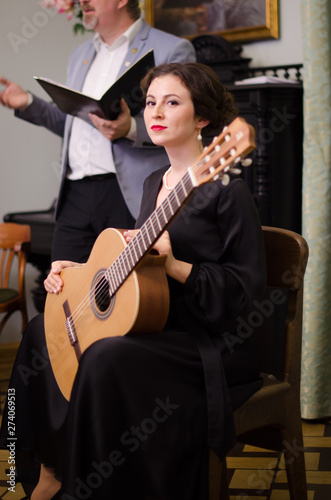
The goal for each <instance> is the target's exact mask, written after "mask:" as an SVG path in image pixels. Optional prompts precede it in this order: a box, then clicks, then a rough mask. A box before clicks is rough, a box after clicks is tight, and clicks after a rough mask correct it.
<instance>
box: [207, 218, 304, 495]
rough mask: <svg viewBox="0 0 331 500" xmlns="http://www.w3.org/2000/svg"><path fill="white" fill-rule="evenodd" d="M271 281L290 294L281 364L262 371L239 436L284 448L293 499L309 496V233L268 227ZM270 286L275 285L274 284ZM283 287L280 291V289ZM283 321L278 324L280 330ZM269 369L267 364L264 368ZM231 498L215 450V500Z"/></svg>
mask: <svg viewBox="0 0 331 500" xmlns="http://www.w3.org/2000/svg"><path fill="white" fill-rule="evenodd" d="M263 235H264V241H265V250H266V259H267V285H268V287H272V288H273V289H277V290H278V289H279V290H282V291H283V293H286V294H287V311H286V312H285V315H286V317H285V326H284V323H283V331H279V332H278V333H277V331H275V333H277V334H279V336H282V335H284V337H283V338H284V345H283V349H282V359H281V369H280V373H279V374H278V376H275V374H274V370H271V369H270V370H268V372H267V373H263V374H262V378H263V385H262V387H261V389H259V390H258V391H257V392H256V393H255V394H253V396H251V397H250V398H249V399H248V400H247V401H246V402H245V403H243V404H242V405H241V406H240V407H239V408H238V409H236V410H235V411H234V423H235V430H236V435H237V441H238V442H240V443H244V444H249V445H253V446H257V447H262V448H266V449H270V450H275V451H279V452H281V451H283V452H284V459H285V465H286V474H287V481H288V488H289V492H290V498H291V500H307V485H306V471H305V461H304V451H303V437H302V422H301V411H300V375H301V341H302V296H303V281H304V273H305V270H306V265H307V261H308V245H307V242H306V241H305V239H304V238H303V237H302V236H300V235H298V234H296V233H294V232H292V231H287V230H285V229H278V228H272V227H263ZM268 289H269V288H268ZM279 290H278V292H279ZM277 328H278V325H277V326H276V330H277ZM264 369H265V368H264ZM220 499H221V500H228V499H229V493H228V485H227V478H226V460H223V461H220V460H219V458H218V457H217V455H216V454H215V453H214V452H212V451H210V460H209V500H220Z"/></svg>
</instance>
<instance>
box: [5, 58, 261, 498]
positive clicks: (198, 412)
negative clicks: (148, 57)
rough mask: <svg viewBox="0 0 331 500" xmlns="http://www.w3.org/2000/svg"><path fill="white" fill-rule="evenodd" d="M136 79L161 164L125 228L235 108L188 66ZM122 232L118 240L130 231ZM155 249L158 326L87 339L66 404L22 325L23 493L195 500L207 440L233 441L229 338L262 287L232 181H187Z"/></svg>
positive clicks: (33, 326)
mask: <svg viewBox="0 0 331 500" xmlns="http://www.w3.org/2000/svg"><path fill="white" fill-rule="evenodd" d="M142 88H143V91H144V93H145V95H146V107H145V111H144V117H145V122H146V126H147V130H148V132H149V134H150V137H151V139H152V140H153V142H154V143H155V144H157V145H162V146H164V147H165V149H166V151H167V154H168V156H169V160H170V167H167V168H164V169H162V170H160V171H157V172H155V173H154V174H152V175H151V176H150V177H149V178H148V179H147V180H146V181H145V186H144V196H143V201H142V206H141V213H140V216H139V219H138V220H137V224H136V227H140V226H141V225H142V224H143V222H144V221H145V220H146V219H147V218H148V217H149V215H150V214H151V213H152V212H153V210H154V209H155V208H156V207H158V206H160V204H161V203H162V201H163V200H164V199H165V198H166V197H167V196H168V194H169V193H170V190H171V189H172V188H173V187H174V186H175V185H176V183H177V182H178V181H179V180H180V179H181V178H182V176H183V175H184V174H185V173H186V172H187V169H188V167H189V166H192V165H194V164H195V163H196V162H197V159H198V157H199V156H200V154H201V152H202V150H203V146H202V136H206V135H208V134H209V133H210V130H214V129H221V128H222V127H223V126H224V125H225V124H226V123H227V122H228V121H229V120H231V119H232V117H233V114H234V111H235V110H234V107H233V101H232V98H231V95H230V94H229V93H228V92H227V91H226V90H225V89H224V87H223V86H222V85H221V84H220V82H219V80H218V78H217V77H216V75H215V74H214V73H213V71H212V70H210V69H209V68H208V67H206V66H203V65H201V64H183V65H182V64H176V63H175V64H167V65H162V66H159V67H156V68H154V69H152V70H151V71H150V72H149V73H148V74H147V75H146V77H145V78H144V80H143V82H142ZM124 234H125V238H126V240H127V242H129V241H130V240H131V239H132V238H133V237H134V235H135V231H132V230H131V231H126V233H124ZM154 248H155V249H156V250H157V251H158V252H159V253H160V254H163V255H165V256H166V261H165V270H166V273H167V275H168V281H169V289H170V312H169V316H168V320H167V324H166V326H165V328H164V329H163V330H162V332H161V333H160V334H158V335H139V336H133V335H130V334H129V335H126V336H123V337H109V338H106V339H103V340H99V341H97V342H95V343H94V344H92V345H91V346H90V347H89V348H88V349H86V351H85V352H84V353H83V355H82V357H81V360H80V364H79V369H78V373H77V376H76V378H75V382H74V386H73V390H72V395H71V399H70V403H67V401H66V400H64V398H63V397H62V395H61V393H60V392H59V390H58V388H57V385H56V382H55V380H54V377H53V374H52V371H51V368H50V366H49V363H48V362H47V354H45V338H44V330H43V318H42V316H39V317H37V318H35V319H34V320H32V322H31V323H30V325H29V326H28V329H27V331H26V333H25V335H24V336H23V339H22V344H21V347H20V350H19V353H18V356H17V360H16V364H15V367H14V370H13V375H12V380H11V384H10V387H11V388H15V391H16V400H17V410H16V414H17V420H16V423H17V425H16V427H17V432H16V434H17V449H20V450H23V451H24V453H22V458H21V460H22V461H23V458H24V459H25V463H23V464H22V466H21V470H22V476H21V478H22V480H23V481H24V480H25V479H26V478H25V476H24V473H25V472H26V469H27V467H26V466H27V464H30V463H31V460H28V458H30V459H31V457H32V455H33V454H34V455H35V456H36V458H37V460H39V461H40V462H41V464H42V465H41V468H40V469H41V475H40V481H39V483H38V485H37V487H36V489H35V490H34V492H33V494H32V497H31V498H32V499H33V500H39V499H42V500H46V499H48V498H51V497H52V495H53V494H54V493H56V491H58V490H59V488H60V486H61V484H62V487H61V490H60V491H59V492H58V496H59V498H62V499H63V500H65V499H66V500H69V499H71V500H72V499H86V498H93V499H110V498H111V499H112V500H123V499H124V500H126V499H131V498H135V499H141V500H143V499H144V500H145V499H147V498H158V499H163V500H165V499H166V500H170V499H171V500H176V499H181V500H185V499H186V500H202V499H203V500H205V499H206V498H207V496H208V493H207V488H208V481H207V478H208V473H207V470H208V469H207V468H208V450H209V448H210V447H212V448H213V449H214V450H215V451H216V452H217V453H218V454H219V456H220V457H223V456H224V455H225V454H226V452H227V451H228V450H229V449H230V448H231V446H232V445H233V444H234V431H233V426H232V419H231V415H232V409H233V408H235V407H236V406H237V405H238V404H240V403H241V402H242V401H244V400H245V399H246V398H247V397H249V395H250V394H252V393H253V392H254V391H255V390H256V389H257V388H258V387H259V385H260V381H259V372H260V363H259V358H258V355H257V338H255V334H254V332H253V334H251V335H250V336H247V335H246V338H245V340H243V339H242V338H239V337H238V331H239V330H238V325H239V324H241V323H238V320H240V319H244V318H245V317H246V315H247V314H248V313H249V312H250V311H251V310H252V305H253V301H256V300H258V299H260V298H261V296H262V294H263V291H264V284H265V262H264V252H263V244H262V233H261V227H260V224H259V220H258V216H257V212H256V210H255V206H254V203H253V201H252V198H251V196H250V194H249V191H248V189H247V187H246V185H245V183H244V182H243V181H242V180H240V179H234V180H232V181H231V182H230V184H229V185H228V186H223V184H222V183H221V182H220V181H216V182H214V183H213V184H212V185H207V184H205V185H202V186H200V187H199V188H198V189H197V191H196V192H195V194H194V195H193V196H192V198H191V199H190V200H189V201H188V203H187V204H186V206H185V207H184V208H183V210H182V211H181V212H180V214H179V215H178V216H177V217H176V219H175V220H174V221H173V222H172V224H171V225H170V226H169V228H168V231H167V232H164V233H163V235H162V236H161V237H160V239H159V240H158V241H157V243H156V244H155V247H154ZM74 265H76V264H74V263H72V262H54V263H53V264H52V270H51V272H50V274H49V276H48V277H47V279H46V280H45V288H46V290H47V292H49V293H59V292H60V291H61V289H62V287H63V281H62V279H61V276H60V271H61V270H62V269H64V268H65V267H68V266H74ZM64 286H65V284H64ZM229 338H230V339H233V338H238V342H231V343H229ZM6 425H7V424H6V421H5V422H4V425H3V432H2V441H1V442H2V444H3V445H5V438H6ZM29 454H30V455H29ZM27 457H28V458H27ZM35 463H39V462H35ZM38 470H39V465H38ZM20 474H21V471H20ZM60 481H61V482H60Z"/></svg>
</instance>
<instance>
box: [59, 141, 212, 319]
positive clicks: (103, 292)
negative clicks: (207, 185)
mask: <svg viewBox="0 0 331 500" xmlns="http://www.w3.org/2000/svg"><path fill="white" fill-rule="evenodd" d="M213 154H215V149H214V150H212V151H210V152H208V155H206V156H205V157H204V158H202V159H201V160H200V161H199V162H198V163H197V164H196V165H194V166H193V167H192V170H193V171H195V170H197V169H198V168H200V167H201V166H202V165H203V164H204V163H206V157H208V156H210V157H212V156H213ZM186 175H187V174H185V176H186ZM185 176H183V178H182V179H181V180H180V181H179V182H178V184H177V185H176V186H175V187H174V189H173V190H172V191H171V193H170V195H169V196H168V197H167V198H166V199H165V200H164V202H163V203H162V204H161V205H160V207H158V209H156V210H155V211H154V212H153V213H152V214H151V216H150V217H149V218H148V219H147V221H146V223H145V224H144V225H143V226H142V227H141V230H140V231H139V232H138V233H137V235H136V236H135V238H134V239H133V240H131V242H133V243H132V246H133V247H134V250H135V245H134V243H135V241H134V240H137V242H138V243H139V250H140V252H142V248H141V242H142V243H143V245H144V246H145V244H144V243H145V240H144V239H142V238H141V236H142V232H143V230H145V229H146V232H147V234H149V232H148V229H147V224H148V223H150V222H151V219H152V218H155V216H156V217H157V222H159V220H160V217H159V216H158V214H157V212H160V213H162V215H163V218H164V220H165V223H163V224H164V225H166V224H167V223H168V221H169V220H170V219H171V217H172V216H173V215H174V212H173V207H172V205H170V203H169V202H170V201H171V200H173V199H174V198H175V197H176V194H175V193H176V190H177V188H178V187H181V185H182V183H183V181H184V177H185ZM190 180H191V179H190ZM176 202H177V200H176ZM166 204H168V207H167V206H166ZM177 205H178V202H177ZM180 206H181V204H180V205H178V208H180ZM159 209H161V210H159ZM169 210H170V214H169ZM158 225H159V224H158ZM161 226H162V224H161ZM163 227H164V226H163ZM152 228H153V232H154V226H153V224H152ZM139 239H140V240H141V241H140V242H139ZM131 242H130V243H131ZM128 247H129V245H127V246H126V247H125V248H124V250H123V251H122V252H121V254H120V255H119V256H118V257H117V258H116V259H115V261H114V262H113V264H112V265H111V266H110V268H108V269H107V270H106V271H105V273H104V274H103V275H101V276H100V280H99V281H98V282H97V284H96V285H95V286H94V287H92V288H91V290H90V292H89V293H88V294H87V296H86V297H85V298H84V299H83V300H82V301H81V303H80V304H79V306H78V307H77V308H76V309H75V310H74V311H73V313H72V314H71V315H70V320H71V321H73V322H74V325H75V326H76V325H77V324H78V322H79V319H80V318H81V316H82V314H83V313H84V312H85V310H86V309H87V308H88V307H90V302H91V300H93V296H94V297H95V298H97V299H98V300H103V298H106V297H107V295H109V289H108V288H107V287H104V283H102V279H103V278H104V277H105V275H106V274H107V275H109V277H110V278H109V279H107V278H106V279H107V281H108V282H109V280H112V278H114V276H115V282H116V281H118V274H119V272H120V273H121V272H123V266H120V265H119V264H120V262H119V261H120V260H121V259H122V257H123V253H124V252H125V250H126V249H128ZM147 248H148V247H146V246H145V252H146V250H147ZM130 250H131V248H130V249H129V252H130ZM143 254H144V252H142V255H143ZM140 258H141V256H140ZM137 262H139V259H138V261H137ZM137 262H136V263H135V264H134V265H136V264H137ZM126 263H127V259H126V262H125V261H124V264H126ZM133 268H134V266H132V268H131V269H130V270H129V272H128V270H126V274H125V275H124V279H122V280H120V283H119V286H121V285H122V284H123V282H124V281H125V279H126V278H127V276H128V274H130V272H131V271H132V270H133ZM111 271H113V272H111ZM119 286H118V284H116V286H115V287H114V291H113V292H112V296H114V295H115V292H117V290H118V288H119ZM112 296H111V297H110V299H111V298H112ZM68 319H69V318H68Z"/></svg>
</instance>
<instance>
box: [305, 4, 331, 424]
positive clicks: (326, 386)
mask: <svg viewBox="0 0 331 500" xmlns="http://www.w3.org/2000/svg"><path fill="white" fill-rule="evenodd" d="M301 14H302V28H303V29H302V33H303V59H304V146H303V147H304V165H303V205H302V217H303V225H302V234H303V236H304V237H305V238H306V240H307V241H308V244H309V249H310V256H309V261H308V267H307V272H306V277H305V291H304V316H303V344H302V345H303V351H302V378H301V407H302V417H303V418H306V419H321V418H326V417H330V416H331V153H330V150H331V106H330V103H331V97H330V90H331V2H330V0H301Z"/></svg>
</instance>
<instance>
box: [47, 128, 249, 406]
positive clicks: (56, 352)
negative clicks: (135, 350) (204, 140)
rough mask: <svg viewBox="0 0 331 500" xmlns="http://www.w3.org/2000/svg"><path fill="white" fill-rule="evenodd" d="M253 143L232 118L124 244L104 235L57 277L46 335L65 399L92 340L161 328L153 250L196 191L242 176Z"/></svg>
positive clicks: (164, 301)
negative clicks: (78, 263)
mask: <svg viewBox="0 0 331 500" xmlns="http://www.w3.org/2000/svg"><path fill="white" fill-rule="evenodd" d="M254 141H255V132H254V129H253V127H251V126H250V125H248V124H247V123H246V121H245V120H244V119H243V118H236V119H235V120H234V121H233V122H232V123H231V124H230V125H229V126H228V127H226V128H225V129H224V130H223V132H222V133H221V134H220V135H219V136H218V137H215V138H214V140H213V142H212V144H211V145H210V146H208V147H207V148H205V150H204V151H203V153H202V154H201V156H200V158H199V159H198V161H197V163H196V164H195V165H194V166H192V167H190V168H189V169H188V170H187V172H186V173H185V175H184V176H183V177H182V178H181V180H180V181H179V182H178V183H177V185H176V186H175V187H174V188H173V190H172V191H171V192H170V194H169V195H168V196H167V198H166V199H165V200H164V201H163V202H162V203H161V204H160V206H159V207H158V208H157V209H156V210H154V212H153V213H152V214H151V215H150V217H149V218H148V219H147V220H146V222H145V223H144V224H143V226H142V227H141V228H140V229H139V231H138V232H137V234H136V235H135V236H134V238H133V239H132V240H131V241H130V242H129V243H128V244H126V241H125V239H124V237H123V234H122V233H123V231H121V230H118V229H105V230H104V231H103V232H102V233H101V234H100V235H99V236H98V238H97V240H96V242H95V244H94V246H93V249H92V251H91V254H90V257H89V259H88V261H87V263H86V264H84V266H82V267H79V268H67V269H64V270H63V271H62V272H61V277H62V279H63V281H64V286H63V289H62V291H61V292H60V293H59V294H48V295H47V299H46V305H45V334H46V342H47V349H48V353H49V358H50V362H51V365H52V369H53V372H54V376H55V378H56V381H57V383H58V386H59V388H60V390H61V392H62V393H63V395H64V397H65V398H66V399H68V400H69V399H70V393H71V389H72V386H73V382H74V379H75V375H76V372H77V368H78V362H79V358H80V356H81V354H82V353H83V352H84V351H85V349H87V348H88V347H89V346H90V345H91V344H92V343H93V342H95V341H97V340H99V339H102V338H106V337H112V336H119V335H120V336H122V335H126V334H127V333H130V334H133V333H134V334H139V333H144V334H147V333H157V332H160V331H161V330H162V329H163V327H164V325H165V322H166V319H167V316H168V310H169V291H168V285H167V278H166V274H165V271H164V261H165V257H164V256H158V255H153V252H151V250H152V248H153V245H154V244H155V242H156V241H157V239H158V238H159V237H160V235H161V234H162V233H163V232H164V231H165V229H166V228H167V227H168V226H169V224H170V223H171V221H172V220H173V219H174V217H175V216H176V215H177V214H178V212H179V211H180V209H181V208H182V207H183V206H184V204H185V203H186V202H187V201H188V199H189V198H190V196H192V194H193V193H194V192H195V190H196V189H197V188H198V187H199V186H200V185H202V184H204V183H206V182H212V181H215V180H217V179H221V180H222V182H223V184H226V183H228V182H229V175H228V172H233V173H235V174H237V173H240V169H239V168H237V165H238V164H239V163H241V165H242V166H245V165H246V164H250V160H249V159H246V160H243V158H244V157H245V156H246V155H247V154H249V153H250V152H251V151H252V150H253V149H254V148H255V142H254ZM95 369H96V370H97V369H98V367H97V366H96V367H95Z"/></svg>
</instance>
